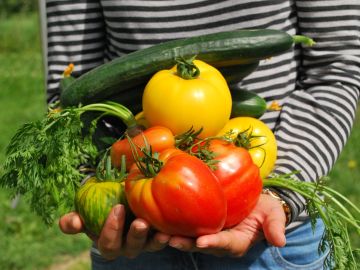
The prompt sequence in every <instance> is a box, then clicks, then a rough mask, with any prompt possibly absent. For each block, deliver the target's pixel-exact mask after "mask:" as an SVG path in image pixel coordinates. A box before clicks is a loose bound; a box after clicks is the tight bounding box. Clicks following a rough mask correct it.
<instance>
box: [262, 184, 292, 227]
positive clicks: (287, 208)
mask: <svg viewBox="0 0 360 270" xmlns="http://www.w3.org/2000/svg"><path fill="white" fill-rule="evenodd" d="M262 194H266V195H269V196H270V197H272V198H274V199H276V200H277V201H278V202H279V203H280V204H281V207H282V208H283V210H284V214H285V217H286V223H285V225H289V223H290V221H291V209H290V206H289V205H288V204H287V203H286V201H285V200H283V199H282V198H281V197H280V196H279V194H278V193H276V192H275V191H273V190H271V189H268V188H264V189H263V191H262Z"/></svg>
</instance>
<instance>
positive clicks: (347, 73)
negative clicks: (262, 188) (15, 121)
mask: <svg viewBox="0 0 360 270" xmlns="http://www.w3.org/2000/svg"><path fill="white" fill-rule="evenodd" d="M46 10H47V20H48V22H47V27H48V28H47V29H48V36H47V38H48V55H47V57H48V99H49V100H50V99H53V98H54V97H55V98H56V96H58V80H59V78H60V74H61V73H62V71H63V70H64V68H65V66H67V65H68V63H70V62H72V63H74V64H75V75H76V76H79V75H80V74H82V73H84V72H86V71H88V70H90V69H92V68H94V67H96V66H98V65H100V64H102V63H104V62H106V61H110V60H111V59H113V58H116V57H121V56H122V55H124V54H127V53H129V52H132V51H135V50H138V49H142V48H145V47H148V46H151V45H153V44H156V43H159V42H161V41H164V40H171V39H176V38H183V37H189V36H195V35H200V34H205V33H214V32H219V31H224V30H231V29H238V28H272V29H281V30H284V31H287V32H288V33H289V34H304V35H308V36H310V37H312V38H313V39H314V40H315V41H316V42H317V44H316V45H315V46H314V47H312V48H302V47H300V46H295V48H294V49H293V50H291V51H289V52H287V53H284V54H282V55H280V56H277V57H274V58H272V59H269V60H266V61H263V62H262V63H261V65H260V67H259V68H258V70H256V71H255V72H254V73H253V74H251V75H250V76H249V77H247V78H246V79H245V80H244V81H243V82H242V83H241V86H242V87H246V88H247V89H249V90H251V91H254V92H256V93H258V94H260V95H261V96H263V97H264V98H265V99H266V100H267V101H268V102H269V103H270V102H272V101H273V100H277V101H278V102H279V103H280V104H281V106H282V110H281V111H272V112H268V113H266V114H265V115H264V116H263V118H262V120H263V121H265V122H266V123H267V124H268V125H269V127H271V128H272V129H273V130H274V132H275V135H276V137H277V140H278V145H279V153H278V161H277V165H276V169H275V172H278V173H289V172H291V171H294V170H300V174H299V178H300V179H301V180H304V181H315V180H316V179H318V178H319V177H321V176H323V175H326V174H327V173H328V172H329V170H330V169H331V167H332V166H333V165H334V163H335V162H336V159H337V158H338V156H339V154H340V152H341V150H342V148H343V146H344V144H345V143H346V140H347V138H348V136H349V133H350V131H351V127H352V123H353V120H354V117H355V111H356V106H357V102H358V98H359V89H360V40H359V36H360V2H359V1H358V0H341V1H340V0H321V1H320V0H315V1H313V0H312V1H308V0H303V1H296V0H292V1H285V0H274V1H268V0H240V1H236V0H227V1H218V0H154V1H153V0H134V1H126V0H119V1H114V0H113V1H110V0H108V1H106V0H98V1H96V0H82V1H76V3H74V2H73V1H68V0H63V1H61V0H48V1H47V8H46ZM239 86H240V85H239ZM282 192H283V193H284V194H283V196H284V198H285V199H286V200H287V201H288V202H289V203H290V204H291V205H292V208H293V217H294V219H295V218H296V217H298V215H299V213H300V212H301V211H302V210H303V202H302V200H301V199H300V198H298V197H297V196H296V195H295V194H293V193H288V192H285V191H282Z"/></svg>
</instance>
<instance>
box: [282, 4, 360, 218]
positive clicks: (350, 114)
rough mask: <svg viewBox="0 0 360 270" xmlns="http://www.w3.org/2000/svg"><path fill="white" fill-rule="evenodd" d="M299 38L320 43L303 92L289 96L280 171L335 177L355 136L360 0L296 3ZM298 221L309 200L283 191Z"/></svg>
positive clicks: (308, 56) (308, 61)
mask: <svg viewBox="0 0 360 270" xmlns="http://www.w3.org/2000/svg"><path fill="white" fill-rule="evenodd" d="M295 2H296V11H297V17H298V25H299V34H302V35H307V36H309V37H311V38H313V39H314V40H315V42H316V45H315V46H313V47H304V48H303V49H302V55H301V58H302V64H301V70H300V76H299V78H298V89H297V90H296V91H294V92H293V93H292V94H291V95H290V96H289V97H287V98H286V99H285V100H284V102H283V104H282V109H281V112H280V116H279V120H278V124H277V126H276V127H275V135H276V138H277V141H278V147H279V151H278V160H277V163H276V168H275V173H280V174H281V173H290V172H293V171H299V173H298V174H297V177H298V178H299V179H300V180H304V181H316V180H318V179H319V178H321V177H322V176H325V175H327V174H328V173H329V171H330V170H331V168H332V166H333V165H334V163H335V162H336V160H337V158H338V156H339V154H340V153H341V151H342V149H343V147H344V144H345V143H346V141H347V138H348V136H349V134H350V132H351V127H352V125H353V120H354V117H355V113H356V106H357V102H358V98H359V89H360V41H359V36H360V29H359V27H358V26H359V25H360V3H359V2H358V1H356V0H341V1H340V0H339V1H295ZM277 191H278V193H280V195H281V196H282V198H283V199H284V200H285V201H286V202H287V203H288V204H289V205H290V208H291V209H292V220H293V221H294V220H295V219H296V218H297V217H298V215H299V214H300V213H301V212H302V210H303V209H304V202H303V200H302V199H301V198H299V197H298V196H296V195H295V194H294V193H292V192H287V191H285V190H277Z"/></svg>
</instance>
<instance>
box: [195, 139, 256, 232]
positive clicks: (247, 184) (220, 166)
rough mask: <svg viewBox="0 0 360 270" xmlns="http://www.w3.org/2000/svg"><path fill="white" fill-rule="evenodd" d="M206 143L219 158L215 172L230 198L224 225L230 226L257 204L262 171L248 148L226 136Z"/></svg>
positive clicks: (215, 157)
mask: <svg viewBox="0 0 360 270" xmlns="http://www.w3.org/2000/svg"><path fill="white" fill-rule="evenodd" d="M205 145H206V144H205ZM207 147H208V148H207V149H208V150H209V151H211V152H212V153H213V158H212V160H215V161H217V163H215V165H214V167H215V169H214V170H213V172H214V174H215V175H216V177H217V178H218V180H219V182H220V183H221V185H222V188H223V191H224V193H225V197H226V200H227V218H226V221H225V225H224V228H230V227H233V226H234V225H236V224H238V223H240V222H241V221H242V220H243V219H244V218H246V217H247V216H248V215H249V214H250V212H251V211H252V209H253V208H254V207H255V205H256V203H257V201H258V199H259V197H260V194H261V191H262V181H261V178H260V171H259V168H258V167H257V166H256V165H255V164H254V162H253V161H252V158H251V156H250V154H249V152H248V151H247V150H246V149H245V148H242V147H237V146H235V145H234V144H233V143H230V142H227V141H224V140H210V141H209V144H208V146H207ZM193 151H194V150H193ZM195 151H197V150H195Z"/></svg>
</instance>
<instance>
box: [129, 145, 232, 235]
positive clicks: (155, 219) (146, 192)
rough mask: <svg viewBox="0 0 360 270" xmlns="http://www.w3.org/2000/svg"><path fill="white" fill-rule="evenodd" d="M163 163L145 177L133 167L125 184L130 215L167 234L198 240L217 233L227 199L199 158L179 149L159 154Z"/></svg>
mask: <svg viewBox="0 0 360 270" xmlns="http://www.w3.org/2000/svg"><path fill="white" fill-rule="evenodd" d="M159 159H160V160H161V161H162V162H163V166H162V167H161V169H160V171H159V172H158V173H157V175H156V176H154V177H149V178H146V177H145V176H144V175H142V174H141V173H140V171H139V169H138V168H137V167H136V165H135V164H134V165H133V166H132V168H131V170H130V172H129V176H128V179H127V180H126V183H125V191H126V196H127V200H128V203H129V206H130V208H131V210H132V211H133V213H134V214H135V215H136V216H137V217H140V218H143V219H145V220H147V221H148V222H149V223H150V224H152V225H153V226H154V227H155V228H156V229H157V230H159V231H162V232H164V233H167V234H170V235H182V236H188V237H197V236H200V235H205V234H212V233H216V232H219V231H220V230H221V229H222V228H223V225H224V222H225V219H226V200H225V196H224V193H223V190H222V188H221V186H220V183H219V181H218V180H217V178H216V177H215V175H214V174H213V173H212V171H211V170H210V169H209V168H208V166H207V165H206V164H205V163H203V162H202V161H201V160H200V159H198V158H196V157H194V156H191V155H189V154H187V153H185V152H182V151H180V150H178V149H167V150H166V151H165V152H162V153H160V156H159Z"/></svg>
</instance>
